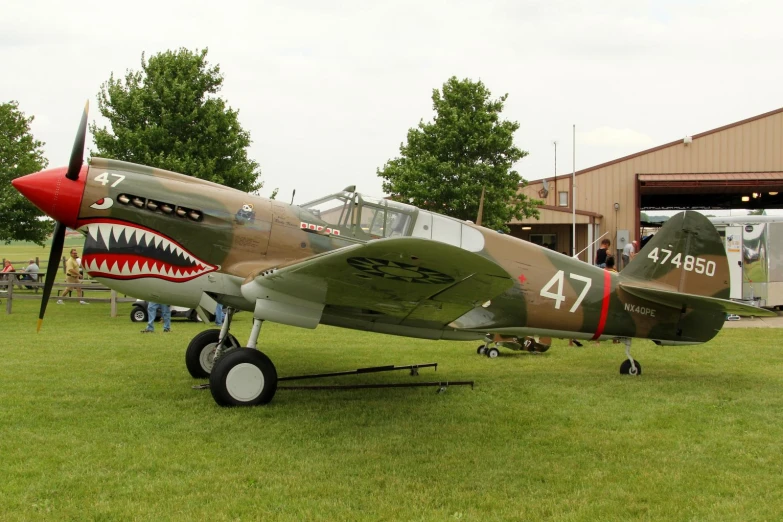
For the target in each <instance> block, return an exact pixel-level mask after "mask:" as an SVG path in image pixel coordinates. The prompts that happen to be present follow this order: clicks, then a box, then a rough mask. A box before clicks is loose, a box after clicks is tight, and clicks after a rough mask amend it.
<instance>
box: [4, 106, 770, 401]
mask: <svg viewBox="0 0 783 522" xmlns="http://www.w3.org/2000/svg"><path fill="white" fill-rule="evenodd" d="M86 124H87V108H86V107H85V111H84V114H83V115H82V120H81V124H80V127H79V131H78V133H77V138H76V143H75V144H74V148H73V152H72V154H71V160H70V163H69V165H68V167H63V168H55V169H49V170H44V171H41V172H38V173H35V174H30V175H27V176H24V177H20V178H17V179H15V180H13V182H12V183H13V185H14V187H16V189H17V190H19V191H20V192H21V193H22V194H23V195H24V196H25V197H27V198H28V199H29V200H30V201H31V202H32V203H34V204H35V205H36V206H37V207H38V208H39V209H41V210H42V211H43V212H45V213H46V214H47V215H49V216H51V217H52V218H54V219H55V220H56V222H57V224H56V226H55V231H54V235H53V239H52V250H51V254H50V259H49V264H48V268H47V273H46V282H45V287H44V292H43V299H42V302H41V310H40V315H39V322H38V327H39V328H40V326H41V322H42V320H43V317H44V313H45V311H46V305H47V303H48V300H49V297H50V295H51V290H52V284H53V282H54V279H55V276H56V272H57V268H58V266H59V262H58V260H59V257H60V255H61V253H62V246H63V237H64V234H65V227H70V228H72V229H75V230H79V231H81V232H82V233H83V234H84V235H85V243H84V252H83V256H82V265H83V267H84V269H85V270H86V271H87V272H88V273H89V275H90V277H92V278H94V279H97V280H99V281H101V282H102V283H104V284H105V285H107V286H109V287H111V288H113V289H115V290H117V291H119V292H122V293H125V294H128V295H133V296H135V297H138V298H142V299H147V300H151V301H155V302H163V303H168V304H172V305H179V306H186V307H191V308H196V307H200V308H201V310H202V311H210V312H213V313H214V311H215V306H216V303H222V304H223V305H224V306H225V307H226V311H227V312H226V319H225V321H224V324H223V326H222V328H221V329H211V330H206V331H204V332H201V333H199V334H198V335H196V336H195V337H194V338H193V339H192V341H191V342H190V344H189V345H188V347H187V349H186V352H185V362H186V366H187V368H188V370H189V372H190V374H191V375H192V376H193V377H196V378H206V377H209V384H210V390H211V393H212V396H213V397H214V399H215V401H216V402H217V403H218V404H219V405H221V406H240V405H258V404H265V403H268V402H269V401H270V400H272V398H273V396H274V395H275V391H276V389H277V371H276V369H275V366H274V365H273V364H272V361H271V360H270V359H269V358H268V357H267V356H266V355H264V354H263V353H262V352H261V351H259V350H258V349H256V346H257V340H258V336H259V332H260V329H261V325H262V323H263V322H264V321H273V322H277V323H282V324H287V325H293V326H299V327H304V328H315V327H316V326H318V325H319V324H328V325H334V326H340V327H345V328H353V329H359V330H366V331H372V332H381V333H387V334H395V335H401V336H408V337H418V338H427V339H454V340H471V339H486V344H484V345H482V346H480V347H479V351H480V352H486V353H487V354H488V355H490V356H495V355H497V349H496V348H495V347H494V346H491V344H492V343H493V342H494V343H495V344H496V345H497V344H504V343H506V344H507V343H508V342H511V345H512V347H516V348H523V349H528V350H532V351H544V350H546V349H547V348H548V347H549V343H550V342H551V340H548V338H552V337H557V338H567V339H601V340H604V339H620V340H622V341H623V342H624V344H625V352H626V359H625V360H624V361H623V363H622V365H621V367H620V372H621V373H623V374H633V375H638V374H640V373H641V366H640V365H639V363H638V362H636V361H634V359H633V358H632V357H631V353H630V348H631V339H632V338H640V339H651V340H653V341H654V342H655V343H656V344H659V345H674V344H695V343H703V342H706V341H709V340H710V339H712V338H713V337H714V336H715V335H716V334H717V333H718V331H719V330H720V329H721V327H722V325H723V323H724V320H725V316H726V314H727V313H733V314H739V315H754V316H763V315H774V314H772V313H771V312H769V311H766V310H763V309H759V308H757V307H753V306H748V305H744V304H740V303H736V302H733V301H730V300H728V296H729V267H728V262H727V258H726V254H725V250H724V246H723V243H722V241H721V238H720V237H719V235H718V233H717V232H716V230H715V228H714V227H713V226H712V224H711V223H710V222H709V221H708V220H707V218H706V217H704V216H702V215H701V214H699V213H696V212H692V211H686V212H682V213H680V214H677V215H676V216H674V217H672V218H671V219H670V220H669V221H668V222H667V223H666V224H665V225H664V226H663V227H662V228H661V230H660V232H659V233H658V234H656V235H655V236H654V238H653V239H652V240H651V241H650V242H649V244H648V245H647V246H646V247H645V250H644V251H643V252H642V253H641V254H640V255H638V256H636V258H635V259H634V260H633V261H632V262H631V263H630V265H629V266H628V267H627V268H626V269H625V270H623V272H622V273H620V274H618V273H612V272H608V271H605V270H602V269H600V268H598V267H595V266H592V265H589V264H586V263H584V262H582V261H579V260H577V259H573V258H570V257H568V256H565V255H562V254H560V253H558V252H554V251H552V250H549V249H546V248H543V247H539V246H537V245H534V244H532V243H529V242H526V241H523V240H520V239H517V238H514V237H511V236H509V235H504V234H501V233H497V232H495V231H492V230H489V229H487V228H483V227H481V226H478V225H474V224H472V223H469V222H463V221H459V220H457V219H452V218H449V217H446V216H443V215H439V214H435V213H432V212H428V211H425V210H421V209H418V208H416V207H413V206H411V205H406V204H403V203H398V202H394V201H388V200H382V199H372V198H369V197H365V196H362V195H361V194H359V193H357V192H356V191H355V189H354V187H348V188H346V189H345V190H343V191H342V192H338V193H336V194H333V195H330V196H327V197H324V198H321V199H319V200H316V201H313V202H310V203H307V204H303V205H292V204H286V203H283V202H280V201H276V200H269V199H264V198H261V197H257V196H253V195H249V194H247V193H244V192H241V191H238V190H234V189H230V188H227V187H224V186H221V185H217V184H215V183H211V182H207V181H204V180H200V179H196V178H193V177H189V176H185V175H182V174H177V173H174V172H168V171H165V170H160V169H156V168H152V167H145V166H141V165H135V164H132V163H126V162H123V161H116V160H109V159H102V158H92V159H91V161H90V163H89V165H83V161H82V158H83V149H84V140H85V131H86ZM236 310H245V311H248V312H250V313H252V314H253V318H254V321H253V327H252V330H251V333H250V337H249V339H248V341H247V343H245V344H244V346H243V345H240V343H239V342H238V341H237V339H236V338H235V337H234V336H233V335H231V334H230V328H231V321H232V316H233V313H234V312H235V311H236Z"/></svg>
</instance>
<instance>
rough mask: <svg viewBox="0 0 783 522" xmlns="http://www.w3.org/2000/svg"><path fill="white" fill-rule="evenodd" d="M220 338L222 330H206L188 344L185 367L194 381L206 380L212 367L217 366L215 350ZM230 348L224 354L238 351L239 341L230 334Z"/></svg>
mask: <svg viewBox="0 0 783 522" xmlns="http://www.w3.org/2000/svg"><path fill="white" fill-rule="evenodd" d="M219 338H220V330H215V329H213V330H204V331H203V332H201V333H199V334H198V335H196V336H195V337H194V338H193V339H192V340H191V341H190V344H188V347H187V349H186V350H185V366H187V368H188V373H190V375H191V376H192V377H193V378H194V379H204V378H207V377H209V374H210V373H211V372H212V367H213V366H214V364H215V361H214V357H215V349H216V348H217V342H218V339H219ZM228 344H229V347H228V349H227V350H226V351H224V352H223V353H224V354H226V353H229V352H231V351H233V350H236V349H238V348H239V347H240V346H239V341H237V338H236V337H234V336H233V335H231V334H228Z"/></svg>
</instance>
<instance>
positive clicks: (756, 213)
mask: <svg viewBox="0 0 783 522" xmlns="http://www.w3.org/2000/svg"><path fill="white" fill-rule="evenodd" d="M748 215H749V216H766V215H767V211H766V210H764V209H763V208H757V209H755V210H751V211H749V212H748Z"/></svg>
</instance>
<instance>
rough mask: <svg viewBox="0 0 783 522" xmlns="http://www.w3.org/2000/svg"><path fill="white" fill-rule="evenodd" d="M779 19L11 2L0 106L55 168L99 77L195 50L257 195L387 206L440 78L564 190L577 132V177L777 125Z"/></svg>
mask: <svg viewBox="0 0 783 522" xmlns="http://www.w3.org/2000/svg"><path fill="white" fill-rule="evenodd" d="M781 20H783V3H781V2H779V1H778V0H769V1H767V0H759V1H739V0H735V1H728V0H709V1H686V0H679V1H668V0H655V1H637V0H633V1H628V0H622V1H606V0H589V1H564V0H536V1H525V0H508V1H505V0H485V1H481V2H479V1H445V0H415V1H408V0H397V1H394V2H392V1H387V2H373V1H369V0H367V1H360V0H356V1H353V0H343V1H340V0H333V1H323V0H288V1H279V2H270V1H263V0H257V1H246V2H245V1H230V0H227V1H224V2H214V1H210V2H196V1H183V2H171V1H165V0H157V1H154V2H153V1H148V0H136V1H134V2H111V1H108V0H103V1H81V2H79V1H77V2H60V1H54V0H46V1H44V0H40V1H38V0H6V2H4V5H3V9H2V16H0V102H7V101H11V100H17V101H18V102H19V104H20V108H21V110H22V111H23V112H25V113H26V114H27V115H28V116H29V115H33V116H35V121H34V123H33V126H32V130H33V133H34V135H35V137H36V138H37V139H40V140H42V141H44V142H46V145H45V147H44V150H45V155H46V157H47V158H48V159H49V161H50V166H60V165H65V164H67V162H68V157H69V154H70V150H71V146H72V143H73V139H74V134H75V132H76V127H77V126H78V121H79V117H80V114H81V111H82V107H83V104H84V101H85V100H87V99H89V100H90V105H91V109H92V111H91V115H90V116H91V117H90V121H93V120H95V119H98V118H99V114H98V110H97V102H96V94H97V93H98V91H99V90H100V86H101V84H102V83H103V82H105V81H106V80H107V79H108V78H109V75H110V74H111V73H112V72H114V73H115V75H119V76H121V75H123V74H124V73H125V71H126V70H127V69H134V70H138V69H139V68H140V59H141V54H142V52H145V53H146V54H147V56H150V55H152V54H154V53H158V52H161V51H165V50H167V49H177V48H179V47H186V48H188V49H191V50H195V49H201V48H204V47H208V48H209V55H208V59H209V61H210V63H212V64H218V65H220V68H221V71H222V73H223V75H224V77H225V79H224V87H223V90H222V92H221V94H222V96H223V98H224V99H226V100H227V102H228V104H229V105H230V106H231V107H233V108H235V109H238V110H239V118H240V122H241V124H242V125H243V127H244V128H245V129H246V130H248V131H249V132H250V134H251V138H252V139H253V144H252V146H251V148H250V151H249V155H250V156H251V157H252V158H253V159H255V160H256V161H258V162H259V164H260V165H261V168H262V173H263V174H262V179H263V181H264V183H265V187H264V189H262V193H263V194H268V193H269V192H271V190H272V189H274V188H276V187H279V189H280V196H279V198H280V199H282V200H285V201H288V200H289V199H290V197H291V191H292V190H293V189H296V191H297V195H296V201H297V202H299V203H303V202H305V201H306V200H310V199H315V198H317V197H319V196H321V195H325V194H329V193H332V192H337V191H339V190H341V189H342V188H344V187H345V186H346V185H350V184H356V185H357V190H359V191H360V192H363V193H365V194H368V195H373V196H381V195H383V192H382V190H381V179H380V178H378V176H377V175H376V169H377V168H379V167H382V166H383V165H384V163H385V162H386V161H388V160H389V159H391V158H394V157H396V156H397V155H398V153H399V146H400V143H401V142H403V141H404V140H405V137H406V133H407V130H408V128H410V127H414V126H416V125H417V124H418V122H419V120H421V119H424V120H425V121H429V120H431V119H432V116H433V113H432V101H431V95H432V89H434V88H440V87H441V86H442V84H443V83H444V82H445V81H446V80H447V79H448V78H449V77H450V76H453V75H455V76H457V77H459V78H470V79H473V80H478V79H480V80H482V81H483V82H484V83H485V84H486V85H487V87H488V88H489V89H490V91H491V92H492V93H493V96H494V97H497V96H500V95H502V94H504V93H508V95H509V98H508V100H507V102H506V108H505V111H504V116H505V117H506V118H507V119H511V120H515V121H518V122H519V123H520V124H521V128H520V129H519V131H517V133H516V135H515V142H516V144H517V146H519V147H520V148H522V149H523V150H526V151H528V152H529V153H530V154H529V156H527V157H526V158H524V159H522V160H521V161H520V162H519V163H518V164H517V166H516V168H517V170H518V171H519V172H520V174H521V175H522V176H523V177H524V178H526V179H539V178H541V177H545V176H550V175H552V174H553V173H554V159H555V154H554V147H553V144H552V142H553V140H557V141H558V147H557V171H558V174H564V173H568V172H571V169H572V143H573V141H572V125H574V124H575V125H576V130H577V135H576V168H577V170H578V169H581V168H586V167H589V166H592V165H596V164H598V163H602V162H604V161H609V160H612V159H615V158H618V157H620V156H623V155H626V154H631V153H634V152H638V151H640V150H644V149H646V148H649V147H653V146H656V145H660V144H663V143H666V142H669V141H672V140H675V139H679V138H681V137H684V136H686V135H692V134H696V133H699V132H702V131H705V130H709V129H712V128H715V127H719V126H721V125H725V124H728V123H732V122H735V121H738V120H741V119H744V118H748V117H751V116H755V115H757V114H761V113H763V112H767V111H770V110H773V109H777V108H780V107H782V106H783V95H781V92H783V91H782V90H781V86H782V85H783V67H781V57H780V51H781V49H783V31H781V30H780V21H781ZM98 122H99V124H103V121H102V120H100V119H98ZM88 144H91V137H88ZM89 146H90V145H88V148H89ZM92 146H93V147H94V145H92Z"/></svg>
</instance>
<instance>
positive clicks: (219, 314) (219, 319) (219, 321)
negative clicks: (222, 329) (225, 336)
mask: <svg viewBox="0 0 783 522" xmlns="http://www.w3.org/2000/svg"><path fill="white" fill-rule="evenodd" d="M223 315H224V314H223V305H222V304H220V303H218V304H217V306H216V307H215V326H223Z"/></svg>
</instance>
